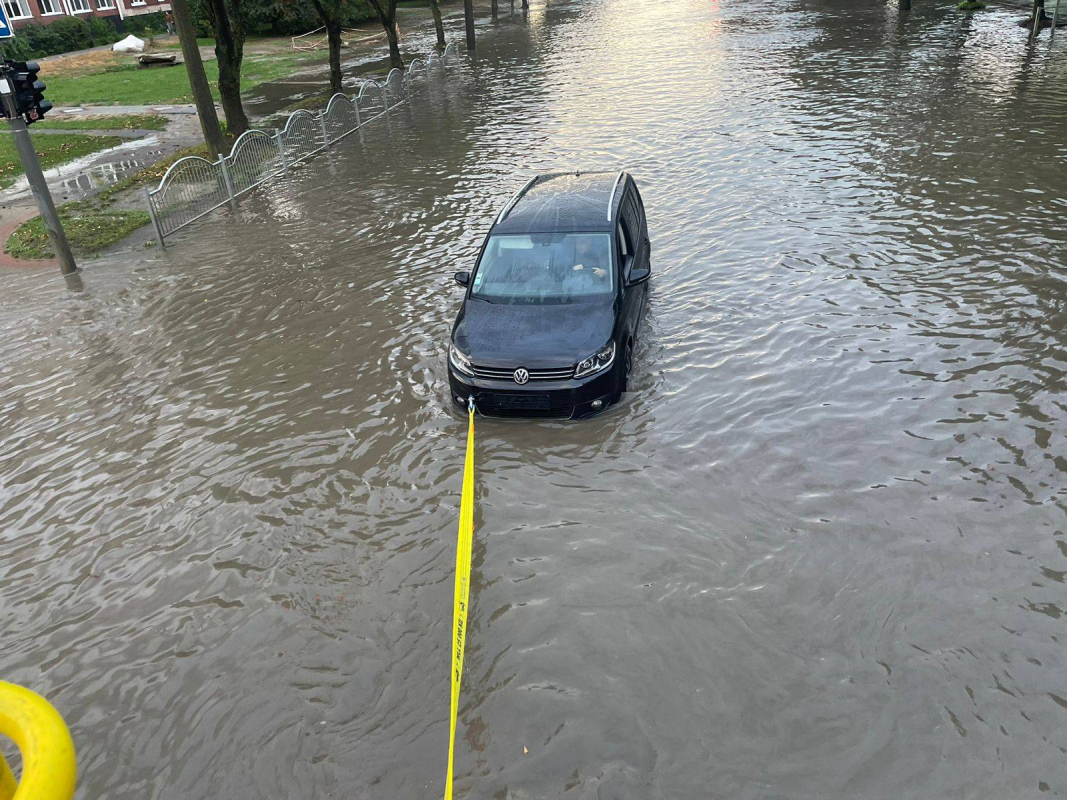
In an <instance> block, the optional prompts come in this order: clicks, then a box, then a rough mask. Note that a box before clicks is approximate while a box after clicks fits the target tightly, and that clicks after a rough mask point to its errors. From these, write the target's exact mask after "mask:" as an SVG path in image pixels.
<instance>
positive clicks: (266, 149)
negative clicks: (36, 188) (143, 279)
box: [145, 44, 458, 247]
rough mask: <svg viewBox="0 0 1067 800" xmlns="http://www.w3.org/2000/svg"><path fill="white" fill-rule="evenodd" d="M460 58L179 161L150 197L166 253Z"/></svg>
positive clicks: (434, 61)
mask: <svg viewBox="0 0 1067 800" xmlns="http://www.w3.org/2000/svg"><path fill="white" fill-rule="evenodd" d="M457 56H458V52H457V50H456V46H455V45H454V44H450V45H448V47H446V48H445V51H444V53H443V54H441V55H438V54H437V53H431V54H430V55H429V56H428V57H427V58H426V59H422V58H415V59H412V61H411V63H410V64H409V65H408V68H407V72H406V74H405V73H404V72H402V71H401V70H399V69H395V68H394V69H392V70H390V71H389V74H388V75H386V77H385V80H384V81H383V82H382V83H378V82H377V81H374V80H365V81H363V83H362V85H361V86H360V87H359V91H358V92H356V93H355V94H353V95H352V96H351V97H349V96H348V95H344V94H335V95H334V96H333V97H331V98H330V101H329V103H327V105H326V108H325V109H324V110H323V111H321V112H319V113H314V112H311V111H308V110H306V109H300V110H299V111H294V112H293V113H292V114H290V115H289V118H288V119H287V120H286V122H285V126H284V127H283V128H281V129H280V130H275V131H274V133H267V132H265V131H261V130H249V131H245V132H244V133H242V134H241V135H240V136H239V137H238V139H237V141H235V142H234V143H233V147H232V148H231V149H230V152H229V154H228V155H224V156H222V157H220V158H219V160H218V161H208V160H207V159H206V158H201V157H199V156H186V157H185V158H180V159H178V160H177V161H175V162H174V164H172V165H171V167H170V169H168V170H167V172H166V174H164V175H163V177H162V178H161V179H160V181H159V185H158V186H157V187H156V188H154V189H146V190H145V194H146V199H147V201H148V212H149V214H150V215H151V217H152V224H153V225H154V226H155V231H156V239H157V240H158V241H159V244H160V246H161V247H165V246H166V239H167V237H168V236H170V235H171V234H173V233H175V232H176V231H179V230H181V229H182V228H184V227H185V226H187V225H190V224H191V223H193V222H195V221H196V220H198V219H200V218H201V217H204V216H206V215H207V214H210V213H211V212H212V211H214V210H215V209H217V208H221V207H222V206H224V205H229V206H230V207H231V208H232V209H235V210H236V208H237V198H238V197H240V196H241V195H243V194H246V193H248V192H250V191H252V190H253V189H255V188H256V187H257V186H261V185H262V184H263V183H265V182H266V181H268V180H270V179H271V178H273V177H275V176H277V175H280V174H282V173H284V172H287V171H288V170H289V168H290V167H291V166H293V165H294V164H297V163H299V162H301V161H304V160H306V159H308V158H310V157H311V156H313V155H315V154H316V153H318V152H321V151H322V150H325V149H326V148H327V147H330V146H331V145H333V144H335V143H337V142H339V141H340V140H341V139H343V138H344V137H346V136H348V135H349V134H350V133H354V132H356V131H359V130H360V129H361V128H362V127H363V126H364V125H366V124H367V123H368V122H371V121H373V120H375V119H377V118H378V117H380V116H382V115H383V114H388V113H389V112H390V111H391V110H392V109H393V108H395V107H396V106H398V105H400V104H401V103H405V102H407V100H408V97H409V95H410V92H409V91H408V90H410V88H411V85H412V83H413V82H414V81H415V79H416V78H417V76H418V74H419V73H421V74H422V76H423V77H424V78H428V77H429V76H430V70H431V67H433V68H434V69H439V70H445V69H446V68H447V66H448V62H449V61H450V60H451V59H455V58H456V57H457ZM362 135H363V134H362V133H360V136H361V137H362Z"/></svg>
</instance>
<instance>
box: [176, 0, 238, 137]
mask: <svg viewBox="0 0 1067 800" xmlns="http://www.w3.org/2000/svg"><path fill="white" fill-rule="evenodd" d="M170 8H171V12H172V13H173V14H174V25H175V27H176V28H177V29H178V39H179V41H181V44H182V57H183V58H184V59H185V69H186V71H187V72H188V73H189V85H190V86H191V87H192V90H193V100H195V101H196V113H197V116H199V117H200V130H202V131H203V132H204V141H205V142H207V146H208V149H209V150H210V151H211V153H212V155H215V156H220V155H222V154H223V153H225V152H226V139H225V137H224V136H223V135H222V127H221V126H220V125H219V115H218V113H217V112H216V111H215V101H214V100H213V99H212V98H211V87H210V86H208V82H207V75H206V74H205V73H204V62H203V61H202V60H201V59H200V48H199V47H198V46H197V44H196V31H194V30H193V20H192V17H191V16H190V15H189V5H188V3H187V2H186V0H172V2H171V6H170Z"/></svg>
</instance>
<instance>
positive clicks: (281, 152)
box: [274, 128, 289, 172]
mask: <svg viewBox="0 0 1067 800" xmlns="http://www.w3.org/2000/svg"><path fill="white" fill-rule="evenodd" d="M274 142H275V144H277V145H278V158H280V159H281V160H282V172H288V171H289V159H288V158H286V157H285V143H284V142H283V141H282V132H281V131H280V130H278V129H277V128H275V129H274Z"/></svg>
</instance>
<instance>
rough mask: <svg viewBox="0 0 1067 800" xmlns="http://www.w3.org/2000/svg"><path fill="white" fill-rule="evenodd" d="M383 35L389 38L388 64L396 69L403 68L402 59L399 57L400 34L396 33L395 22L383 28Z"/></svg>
mask: <svg viewBox="0 0 1067 800" xmlns="http://www.w3.org/2000/svg"><path fill="white" fill-rule="evenodd" d="M385 36H386V38H387V39H389V64H390V65H391V66H393V67H396V68H397V69H403V68H404V59H402V58H401V57H400V34H399V33H397V30H396V23H395V22H394V23H393V24H392V25H390V26H389V27H388V28H386V29H385Z"/></svg>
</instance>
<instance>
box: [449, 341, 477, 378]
mask: <svg viewBox="0 0 1067 800" xmlns="http://www.w3.org/2000/svg"><path fill="white" fill-rule="evenodd" d="M448 360H449V361H450V362H451V363H452V366H453V367H455V368H456V371H457V372H462V373H463V374H464V375H473V374H474V368H473V367H472V366H471V360H470V359H469V358H467V357H466V356H465V355H463V353H462V352H461V351H460V349H459V348H458V347H456V346H455V345H454V344H453V343H452V342H449V343H448Z"/></svg>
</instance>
